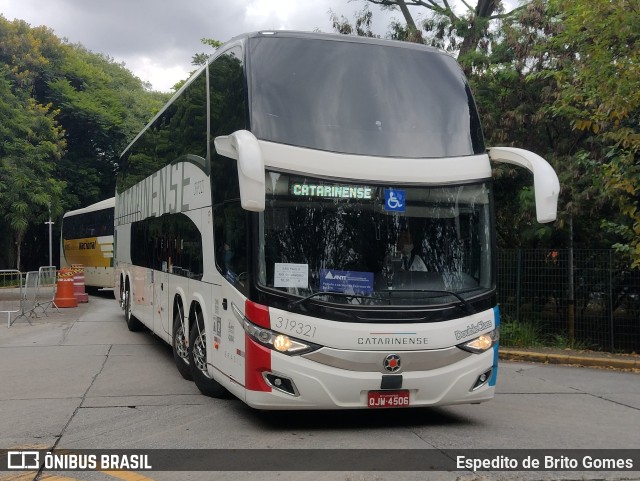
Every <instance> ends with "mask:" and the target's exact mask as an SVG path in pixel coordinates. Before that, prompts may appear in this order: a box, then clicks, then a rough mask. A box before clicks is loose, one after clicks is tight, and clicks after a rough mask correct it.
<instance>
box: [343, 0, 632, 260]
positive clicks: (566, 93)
mask: <svg viewBox="0 0 640 481" xmlns="http://www.w3.org/2000/svg"><path fill="white" fill-rule="evenodd" d="M368 3H369V4H377V5H381V6H382V7H383V8H395V9H400V10H402V8H401V7H402V5H404V6H405V7H406V8H408V9H413V11H416V10H418V9H422V10H423V11H427V10H428V11H430V12H431V14H430V15H429V16H428V17H427V18H426V19H423V20H421V21H414V20H413V18H409V17H408V16H406V15H405V16H404V18H405V23H402V22H397V23H396V24H393V25H392V26H391V31H390V33H389V34H388V36H389V37H390V38H394V39H399V40H416V38H412V35H411V32H412V29H413V26H414V25H415V27H416V29H417V30H419V31H420V32H419V33H420V36H419V38H417V40H418V41H422V42H424V43H427V44H430V45H433V46H437V47H440V48H444V49H447V50H449V51H450V52H452V53H454V54H455V53H458V54H459V57H458V60H459V61H460V62H461V64H462V65H463V67H464V69H465V72H466V74H467V77H468V79H469V82H470V84H471V87H472V90H473V91H474V94H475V98H476V102H477V103H478V108H479V111H480V114H481V118H482V120H483V125H484V130H485V136H486V138H487V144H488V145H509V146H516V147H522V148H526V149H529V150H531V151H534V152H536V153H538V154H540V155H542V156H543V157H545V158H546V159H547V160H549V161H550V162H551V164H552V165H553V166H554V168H555V169H556V172H557V173H558V176H559V177H560V183H561V197H560V204H559V213H558V214H559V218H558V221H557V222H556V223H554V224H553V225H552V226H541V225H540V224H537V223H536V222H535V220H534V209H533V191H532V189H531V188H530V185H531V178H530V175H529V174H528V173H526V172H524V171H522V170H521V169H514V168H511V167H509V166H504V165H497V166H495V172H494V173H495V178H496V189H495V193H496V198H497V200H498V202H497V206H498V207H497V213H496V215H497V218H498V222H497V227H498V242H499V245H503V246H509V247H513V246H517V245H522V246H527V247H539V246H554V247H563V246H568V245H569V243H570V242H571V243H572V245H574V246H576V247H590V248H597V247H607V246H611V245H612V244H614V245H616V246H618V248H619V249H621V250H623V251H625V252H627V253H629V254H630V255H631V256H632V258H633V259H634V262H635V265H636V266H639V265H640V246H639V243H640V218H639V215H640V208H638V198H639V197H640V195H639V191H638V185H639V184H640V182H639V181H640V179H639V169H640V167H639V162H638V159H639V154H638V144H639V143H640V140H639V139H640V135H639V130H640V128H639V126H640V109H639V108H638V105H639V103H640V101H639V98H640V85H639V82H640V72H639V68H640V59H639V58H638V56H639V55H640V49H638V48H637V45H638V44H639V41H638V40H639V38H638V37H639V29H640V21H639V20H638V19H639V18H640V16H639V15H638V13H639V4H638V2H637V0H619V1H613V2H611V1H608V0H597V1H595V2H591V1H586V0H529V1H527V2H523V3H522V4H521V5H520V6H519V7H518V8H516V9H514V10H511V11H509V12H506V11H504V8H503V6H502V4H501V3H500V2H491V1H486V2H485V1H478V2H477V3H475V5H471V4H470V3H469V2H466V3H464V4H465V6H466V11H465V13H464V14H463V15H457V14H455V13H454V12H453V10H452V8H451V5H452V4H451V3H450V2H447V1H444V0H438V1H436V0H415V1H414V0H368ZM362 18H364V17H363V15H362V13H361V14H359V16H358V19H362ZM368 20H369V21H370V20H371V19H370V16H369V17H368ZM463 20H464V21H463ZM345 24H348V22H347V21H346V19H342V22H339V23H338V25H336V22H334V29H336V30H337V31H342V32H343V33H359V32H357V31H355V30H352V31H346V29H345ZM472 25H473V28H471V27H472ZM337 26H340V27H341V28H336V27H337ZM474 29H475V30H474ZM465 40H466V41H465ZM463 45H466V46H464V47H463ZM467 46H473V47H471V48H467ZM603 227H604V228H603Z"/></svg>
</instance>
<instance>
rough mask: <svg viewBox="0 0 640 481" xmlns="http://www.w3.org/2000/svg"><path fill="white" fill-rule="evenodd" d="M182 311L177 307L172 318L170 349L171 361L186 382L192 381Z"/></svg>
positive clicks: (188, 346) (188, 347)
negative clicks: (171, 353)
mask: <svg viewBox="0 0 640 481" xmlns="http://www.w3.org/2000/svg"><path fill="white" fill-rule="evenodd" d="M182 312H183V311H182V309H181V307H180V306H178V309H176V313H175V314H174V316H173V337H172V338H171V347H172V349H173V360H174V362H175V363H176V367H177V368H178V372H179V373H180V375H181V376H182V377H183V378H184V379H186V380H187V381H192V380H193V376H192V375H191V366H190V365H189V357H190V355H191V354H190V346H191V344H189V341H188V339H187V337H186V336H185V328H184V327H185V326H184V316H183V315H182Z"/></svg>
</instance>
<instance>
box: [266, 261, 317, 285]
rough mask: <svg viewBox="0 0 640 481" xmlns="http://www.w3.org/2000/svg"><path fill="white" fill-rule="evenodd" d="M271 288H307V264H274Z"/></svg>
mask: <svg viewBox="0 0 640 481" xmlns="http://www.w3.org/2000/svg"><path fill="white" fill-rule="evenodd" d="M273 287H300V288H302V289H306V288H308V287H309V266H308V265H307V264H284V263H279V262H276V263H275V269H274V274H273Z"/></svg>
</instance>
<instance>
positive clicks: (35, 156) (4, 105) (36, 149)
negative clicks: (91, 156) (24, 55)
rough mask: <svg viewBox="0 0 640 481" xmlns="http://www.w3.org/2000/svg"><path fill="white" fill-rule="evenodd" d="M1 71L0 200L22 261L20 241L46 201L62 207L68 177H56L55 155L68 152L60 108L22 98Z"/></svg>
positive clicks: (43, 210) (41, 217)
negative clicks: (65, 150) (61, 197)
mask: <svg viewBox="0 0 640 481" xmlns="http://www.w3.org/2000/svg"><path fill="white" fill-rule="evenodd" d="M0 72H2V73H3V75H2V77H0V126H1V127H0V129H1V134H2V138H3V139H4V141H3V143H2V144H0V167H1V168H0V203H1V204H2V205H3V213H2V215H3V220H4V221H5V222H6V223H7V225H8V227H9V228H10V230H11V231H12V232H13V241H14V243H15V246H16V251H15V253H16V255H15V266H16V268H17V269H20V267H21V246H22V241H23V239H24V235H25V233H26V231H27V229H28V228H29V226H30V225H31V224H32V223H34V222H36V221H40V220H44V214H45V213H46V212H48V206H50V205H52V204H53V207H54V212H56V211H58V212H59V211H60V206H59V198H60V195H61V192H62V191H63V189H64V187H65V183H64V182H61V181H59V180H56V179H54V178H52V174H53V172H54V169H55V161H57V160H59V159H60V157H61V156H62V154H63V152H64V147H65V142H64V138H63V132H62V129H61V128H60V126H59V125H58V123H57V121H56V119H55V117H56V115H57V114H58V112H57V111H55V110H51V106H50V105H47V106H42V105H39V104H37V103H36V102H35V101H34V100H33V99H27V100H26V102H23V101H21V100H20V99H19V98H17V97H16V96H15V95H14V94H13V92H12V91H11V85H10V83H9V82H8V81H7V80H6V79H5V78H4V77H5V76H6V75H7V72H6V70H4V69H2V70H0Z"/></svg>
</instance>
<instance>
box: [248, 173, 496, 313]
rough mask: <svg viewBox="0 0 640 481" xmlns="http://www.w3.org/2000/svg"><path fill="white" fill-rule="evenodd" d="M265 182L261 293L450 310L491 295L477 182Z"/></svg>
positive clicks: (486, 191) (485, 208)
mask: <svg viewBox="0 0 640 481" xmlns="http://www.w3.org/2000/svg"><path fill="white" fill-rule="evenodd" d="M266 180H267V198H266V209H265V211H264V213H262V214H261V215H260V223H259V235H258V239H259V245H258V247H259V273H258V282H259V284H261V285H262V286H263V287H266V288H270V289H276V290H279V291H282V292H286V293H288V294H290V295H292V299H296V298H297V297H299V298H302V297H307V296H312V298H313V299H314V300H315V301H325V302H331V303H358V304H370V305H371V304H373V305H376V304H380V305H382V304H384V305H436V304H447V303H456V302H459V301H460V298H462V299H468V298H470V297H474V296H478V295H479V294H482V293H484V292H487V291H489V290H491V289H493V282H494V281H493V275H492V271H491V265H492V262H491V250H492V245H493V242H492V237H491V236H492V234H491V228H490V218H491V194H490V184H488V183H486V182H480V183H474V184H467V185H459V186H438V187H415V186H406V187H398V186H381V185H373V184H351V183H339V182H327V181H324V180H319V179H313V178H309V177H297V176H292V175H287V174H280V173H275V172H267V175H266ZM344 294H352V295H353V296H345V295H344ZM296 296H297V297H296Z"/></svg>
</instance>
